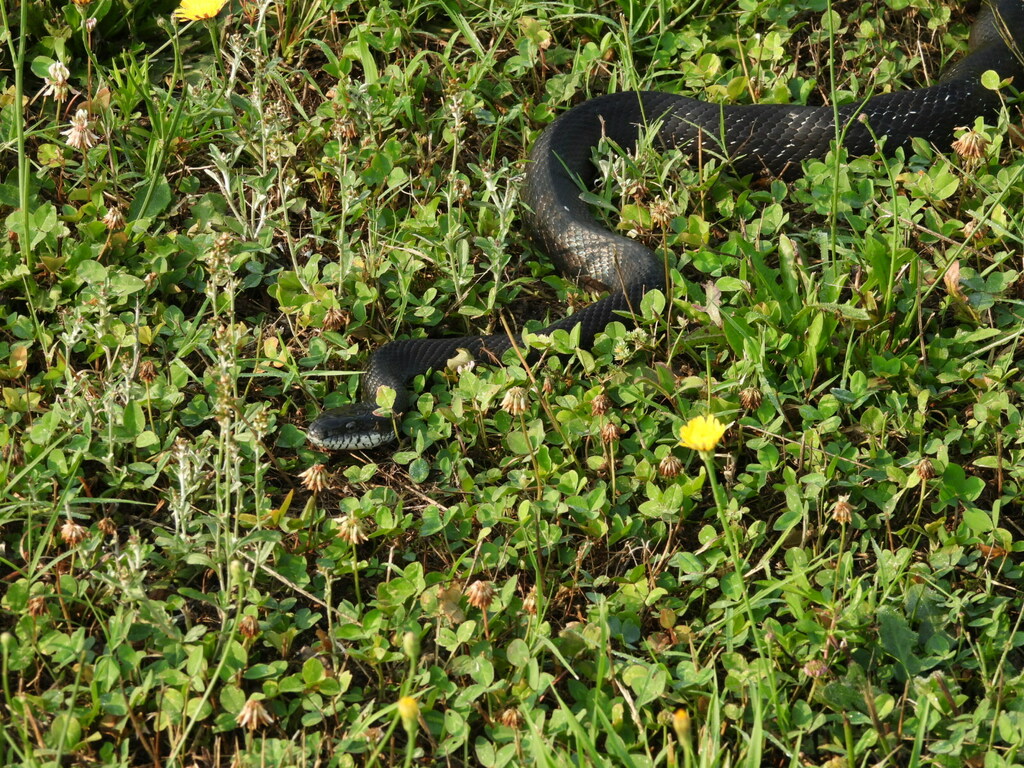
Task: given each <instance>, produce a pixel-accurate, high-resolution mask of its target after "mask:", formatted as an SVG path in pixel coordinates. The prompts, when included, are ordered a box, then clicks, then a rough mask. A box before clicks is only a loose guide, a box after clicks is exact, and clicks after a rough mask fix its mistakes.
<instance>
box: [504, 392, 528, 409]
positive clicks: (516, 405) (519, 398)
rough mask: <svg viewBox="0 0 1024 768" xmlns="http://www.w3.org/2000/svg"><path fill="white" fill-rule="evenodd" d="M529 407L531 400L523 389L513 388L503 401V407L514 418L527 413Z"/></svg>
mask: <svg viewBox="0 0 1024 768" xmlns="http://www.w3.org/2000/svg"><path fill="white" fill-rule="evenodd" d="M528 405H529V399H528V398H527V396H526V390H525V389H523V388H522V387H512V388H511V389H509V391H508V392H506V393H505V397H503V398H502V399H501V407H502V408H503V409H504V410H506V411H508V412H509V413H511V414H512V415H513V416H519V415H520V414H523V413H526V408H527V406H528Z"/></svg>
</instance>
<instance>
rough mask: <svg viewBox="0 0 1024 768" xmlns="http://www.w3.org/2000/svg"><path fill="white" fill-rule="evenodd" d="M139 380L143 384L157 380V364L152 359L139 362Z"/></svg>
mask: <svg viewBox="0 0 1024 768" xmlns="http://www.w3.org/2000/svg"><path fill="white" fill-rule="evenodd" d="M139 381H141V382H142V383H143V384H152V383H153V382H154V381H156V366H155V365H154V364H153V361H152V360H143V361H142V362H141V363H140V364H139Z"/></svg>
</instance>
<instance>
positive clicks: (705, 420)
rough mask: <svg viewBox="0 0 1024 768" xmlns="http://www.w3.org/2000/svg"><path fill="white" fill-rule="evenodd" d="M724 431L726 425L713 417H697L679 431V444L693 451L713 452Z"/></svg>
mask: <svg viewBox="0 0 1024 768" xmlns="http://www.w3.org/2000/svg"><path fill="white" fill-rule="evenodd" d="M725 430H726V425H725V424H723V423H722V422H720V421H719V420H718V419H716V418H715V417H714V416H698V417H696V418H694V419H690V420H689V421H688V422H686V423H685V424H684V425H683V426H682V427H681V428H680V429H679V444H680V445H681V446H683V447H684V448H692V449H693V450H695V451H701V452H705V451H713V450H714V449H715V446H716V445H718V441H719V440H721V439H722V435H724V434H725Z"/></svg>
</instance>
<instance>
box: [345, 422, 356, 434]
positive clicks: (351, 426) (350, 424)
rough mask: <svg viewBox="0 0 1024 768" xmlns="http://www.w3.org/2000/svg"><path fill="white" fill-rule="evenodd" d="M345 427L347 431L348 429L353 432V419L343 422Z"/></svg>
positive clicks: (354, 427)
mask: <svg viewBox="0 0 1024 768" xmlns="http://www.w3.org/2000/svg"><path fill="white" fill-rule="evenodd" d="M345 429H346V430H347V431H349V432H355V431H356V423H355V422H354V421H346V422H345Z"/></svg>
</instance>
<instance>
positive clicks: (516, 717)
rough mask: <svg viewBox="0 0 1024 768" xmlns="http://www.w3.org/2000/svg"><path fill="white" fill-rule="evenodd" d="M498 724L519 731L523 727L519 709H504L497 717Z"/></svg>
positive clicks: (521, 714)
mask: <svg viewBox="0 0 1024 768" xmlns="http://www.w3.org/2000/svg"><path fill="white" fill-rule="evenodd" d="M498 722H499V723H501V724H502V725H504V726H505V727H506V728H513V729H515V730H519V729H520V728H522V727H523V722H524V719H523V713H522V712H520V711H519V707H506V708H505V709H503V710H502V711H501V714H499V715H498Z"/></svg>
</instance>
